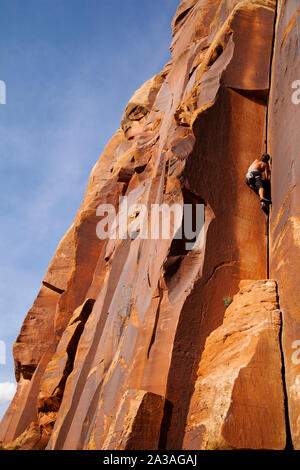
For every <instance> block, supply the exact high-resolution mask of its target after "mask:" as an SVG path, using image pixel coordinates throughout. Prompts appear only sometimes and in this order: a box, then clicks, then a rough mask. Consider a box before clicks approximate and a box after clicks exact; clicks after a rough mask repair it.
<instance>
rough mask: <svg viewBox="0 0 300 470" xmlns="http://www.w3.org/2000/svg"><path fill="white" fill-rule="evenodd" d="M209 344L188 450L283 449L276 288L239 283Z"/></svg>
mask: <svg viewBox="0 0 300 470" xmlns="http://www.w3.org/2000/svg"><path fill="white" fill-rule="evenodd" d="M240 287H241V289H240V290H239V292H238V294H236V295H235V296H234V299H233V302H232V304H231V305H230V306H229V307H228V308H227V310H226V312H225V316H224V321H223V323H222V325H221V326H219V328H217V329H216V330H214V331H213V332H212V333H211V334H210V335H209V336H208V338H207V340H206V343H205V349H204V352H203V354H202V357H201V361H200V365H199V369H198V373H197V380H196V384H195V390H194V393H193V397H192V400H191V404H190V410H189V415H188V419H187V427H186V433H185V439H184V448H186V449H203V450H206V449H210V450H212V449H213V450H224V449H225V450H228V449H231V450H232V449H279V450H280V449H284V448H285V445H286V429H285V409H284V399H285V398H284V390H283V382H282V374H281V349H280V328H281V314H280V310H279V309H278V301H277V290H276V283H275V282H274V281H263V280H262V281H242V282H241V283H240Z"/></svg>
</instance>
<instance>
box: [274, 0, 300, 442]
mask: <svg viewBox="0 0 300 470" xmlns="http://www.w3.org/2000/svg"><path fill="white" fill-rule="evenodd" d="M299 80H300V2H299V1H297V2H294V1H292V2H290V1H282V0H279V2H278V14H277V22H276V36H275V45H274V57H273V66H272V80H271V92H270V112H269V120H268V124H269V151H270V153H271V155H272V188H273V190H272V194H273V206H272V212H271V218H270V276H271V277H272V278H274V279H276V280H277V282H278V291H279V296H280V306H281V309H282V313H283V329H282V334H283V335H282V343H283V352H284V358H285V374H286V386H287V396H288V413H289V421H290V427H291V437H292V441H293V445H294V448H295V449H300V289H299V272H300V270H299V267H300V187H299V179H300V158H299V149H300V134H299V130H298V129H299V119H300V105H299V92H298V93H297V89H298V90H299V86H300V81H299ZM295 82H296V83H295ZM297 82H298V83H297ZM295 87H296V88H295ZM295 92H296V96H295V97H294V94H295ZM295 98H297V99H296V101H295ZM297 103H298V104H297Z"/></svg>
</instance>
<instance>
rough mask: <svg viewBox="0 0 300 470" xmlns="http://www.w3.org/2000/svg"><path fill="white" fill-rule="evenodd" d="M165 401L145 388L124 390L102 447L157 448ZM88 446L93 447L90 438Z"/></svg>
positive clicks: (115, 448)
mask: <svg viewBox="0 0 300 470" xmlns="http://www.w3.org/2000/svg"><path fill="white" fill-rule="evenodd" d="M164 404H165V399H164V398H163V397H161V396H159V395H155V394H154V393H150V392H145V391H144V390H128V391H127V392H125V394H124V395H123V397H122V399H121V401H120V405H119V409H118V410H117V413H116V415H115V417H114V420H113V423H112V425H111V426H110V428H109V430H108V432H107V437H106V439H105V441H104V444H103V447H102V449H103V450H151V449H157V448H158V444H159V437H160V427H161V421H162V418H163V412H164ZM94 448H96V446H95V447H94ZM87 449H93V440H92V439H91V440H90V443H89V445H88V447H87Z"/></svg>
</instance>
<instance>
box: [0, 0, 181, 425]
mask: <svg viewBox="0 0 300 470" xmlns="http://www.w3.org/2000/svg"><path fill="white" fill-rule="evenodd" d="M178 3H179V0H151V2H150V1H149V0H127V1H126V2H124V0H1V4H0V39H1V40H0V80H3V81H4V82H5V84H6V104H5V105H3V104H0V178H1V182H0V184H1V186H0V187H1V199H0V215H1V219H0V223H1V236H0V261H1V263H0V341H4V342H5V345H6V364H5V365H4V364H1V358H0V418H1V416H2V415H3V413H4V411H5V409H6V408H7V406H8V401H7V400H8V396H9V393H8V390H7V387H6V385H1V383H2V384H3V383H13V382H15V378H14V366H13V359H12V353H11V350H12V345H13V342H14V340H15V339H16V337H17V335H18V332H19V330H20V327H21V325H22V322H23V320H24V318H25V315H26V313H27V311H28V309H29V308H30V307H31V305H32V303H33V300H34V298H35V296H36V295H37V292H38V290H39V287H40V284H41V281H42V279H43V277H44V274H45V272H46V270H47V266H48V264H49V262H50V260H51V258H52V256H53V254H54V252H55V249H56V247H57V244H58V242H59V240H60V239H61V237H62V236H63V235H64V233H65V232H66V230H67V229H68V227H69V226H70V224H71V223H72V221H73V219H74V216H75V213H76V211H77V209H78V207H79V205H80V202H81V200H82V197H83V193H84V190H85V186H86V184H87V181H88V176H89V173H90V171H91V169H92V167H93V165H94V164H95V162H96V161H97V160H98V158H99V157H100V155H101V153H102V150H103V148H104V147H105V145H106V143H107V142H108V140H109V139H110V138H111V137H112V135H113V134H114V133H115V131H116V130H117V129H118V128H119V126H120V119H121V116H122V114H123V111H124V108H125V106H126V104H127V102H128V101H129V99H130V97H131V96H132V95H133V93H134V91H135V90H136V89H137V88H139V87H140V86H141V85H142V84H143V83H144V82H145V81H146V80H147V79H148V78H150V77H152V76H153V75H154V74H156V73H158V72H160V71H161V70H162V68H163V66H164V65H165V64H166V63H167V62H168V61H169V60H170V52H169V46H170V42H171V21H172V18H173V15H174V13H175V11H176V8H177V5H178Z"/></svg>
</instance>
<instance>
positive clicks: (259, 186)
mask: <svg viewBox="0 0 300 470" xmlns="http://www.w3.org/2000/svg"><path fill="white" fill-rule="evenodd" d="M255 186H256V189H257V192H258V195H259V200H260V202H263V203H265V204H271V201H270V200H269V199H267V198H266V197H265V188H264V182H263V180H262V179H261V177H260V176H257V177H256V178H255Z"/></svg>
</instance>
